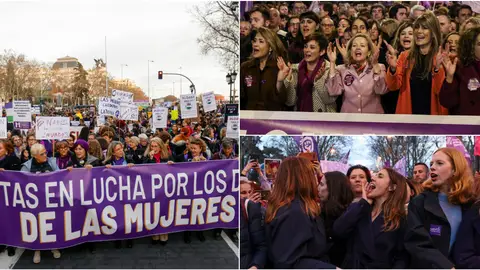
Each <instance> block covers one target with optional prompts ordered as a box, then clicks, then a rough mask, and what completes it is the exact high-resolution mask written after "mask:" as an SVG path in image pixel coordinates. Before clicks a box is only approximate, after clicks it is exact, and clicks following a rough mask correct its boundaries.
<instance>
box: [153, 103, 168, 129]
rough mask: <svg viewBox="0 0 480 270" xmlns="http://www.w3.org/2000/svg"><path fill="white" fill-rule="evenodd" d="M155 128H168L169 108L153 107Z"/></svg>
mask: <svg viewBox="0 0 480 270" xmlns="http://www.w3.org/2000/svg"><path fill="white" fill-rule="evenodd" d="M152 119H153V120H152V121H153V128H154V129H157V128H166V127H167V119H168V109H167V108H164V107H157V108H154V109H153V117H152Z"/></svg>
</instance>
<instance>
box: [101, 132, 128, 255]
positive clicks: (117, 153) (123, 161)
mask: <svg viewBox="0 0 480 270" xmlns="http://www.w3.org/2000/svg"><path fill="white" fill-rule="evenodd" d="M103 164H104V165H105V168H107V169H110V168H112V166H122V165H128V166H129V167H132V166H133V165H134V164H133V163H132V162H131V161H130V160H127V158H126V157H125V152H124V151H123V144H122V143H121V142H119V141H112V142H111V143H110V145H109V146H108V151H107V157H106V158H105V161H104V162H103ZM115 247H116V248H117V249H119V248H121V247H122V240H117V241H115ZM127 247H128V248H133V240H132V239H128V240H127Z"/></svg>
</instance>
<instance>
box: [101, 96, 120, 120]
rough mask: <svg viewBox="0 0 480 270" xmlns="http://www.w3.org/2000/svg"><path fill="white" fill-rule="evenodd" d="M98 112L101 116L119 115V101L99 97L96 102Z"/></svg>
mask: <svg viewBox="0 0 480 270" xmlns="http://www.w3.org/2000/svg"><path fill="white" fill-rule="evenodd" d="M98 111H99V112H98V114H99V115H101V116H102V115H103V116H115V117H117V118H118V117H119V116H120V101H119V100H116V99H113V98H109V97H101V98H100V100H99V102H98Z"/></svg>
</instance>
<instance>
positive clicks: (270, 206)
mask: <svg viewBox="0 0 480 270" xmlns="http://www.w3.org/2000/svg"><path fill="white" fill-rule="evenodd" d="M322 162H323V161H322ZM268 163H271V162H270V161H269V162H267V159H265V161H264V164H261V162H260V160H259V159H258V157H255V156H250V157H249V160H248V163H247V164H246V166H245V167H244V169H243V170H242V172H241V175H242V176H241V179H240V198H241V203H240V207H241V211H240V213H241V218H240V256H241V257H240V267H241V268H242V269H261V268H283V269H289V268H304V269H324V268H331V269H335V268H337V269H339V268H342V269H344V268H345V269H372V268H374V269H392V268H400V269H402V268H403V269H455V268H465V269H474V268H478V267H479V266H480V173H479V172H475V174H473V172H472V169H471V167H470V164H469V163H468V162H467V159H466V158H465V156H464V153H462V151H460V150H458V149H456V148H451V147H445V148H439V149H437V150H436V151H435V152H434V153H433V155H432V157H431V162H430V164H429V165H427V164H425V163H418V164H415V166H414V169H413V176H412V177H410V178H407V177H405V176H404V175H406V173H402V172H401V171H402V170H400V169H398V168H396V167H397V166H394V167H393V168H390V167H387V166H388V165H387V166H385V167H384V168H382V169H379V170H378V171H375V172H373V171H370V170H369V169H368V168H367V167H365V166H363V165H354V166H348V165H347V164H345V165H346V166H347V167H346V168H345V171H344V172H340V171H337V170H335V169H333V168H332V170H325V171H324V170H322V167H323V166H320V162H319V160H318V157H317V156H316V155H315V153H312V152H302V153H299V154H298V155H297V156H293V157H287V158H285V159H283V160H278V162H275V163H273V164H274V166H272V165H269V164H268ZM278 164H279V166H278ZM262 166H263V168H264V169H263V170H262V169H261V168H262ZM347 168H348V169H347ZM403 171H404V172H405V170H403Z"/></svg>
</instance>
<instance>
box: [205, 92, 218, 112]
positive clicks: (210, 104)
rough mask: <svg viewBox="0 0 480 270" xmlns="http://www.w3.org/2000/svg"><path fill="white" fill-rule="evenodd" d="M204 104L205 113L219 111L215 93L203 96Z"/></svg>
mask: <svg viewBox="0 0 480 270" xmlns="http://www.w3.org/2000/svg"><path fill="white" fill-rule="evenodd" d="M202 102H203V111H204V112H211V111H215V110H216V109H217V102H215V94H214V93H213V92H208V93H204V94H202Z"/></svg>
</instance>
